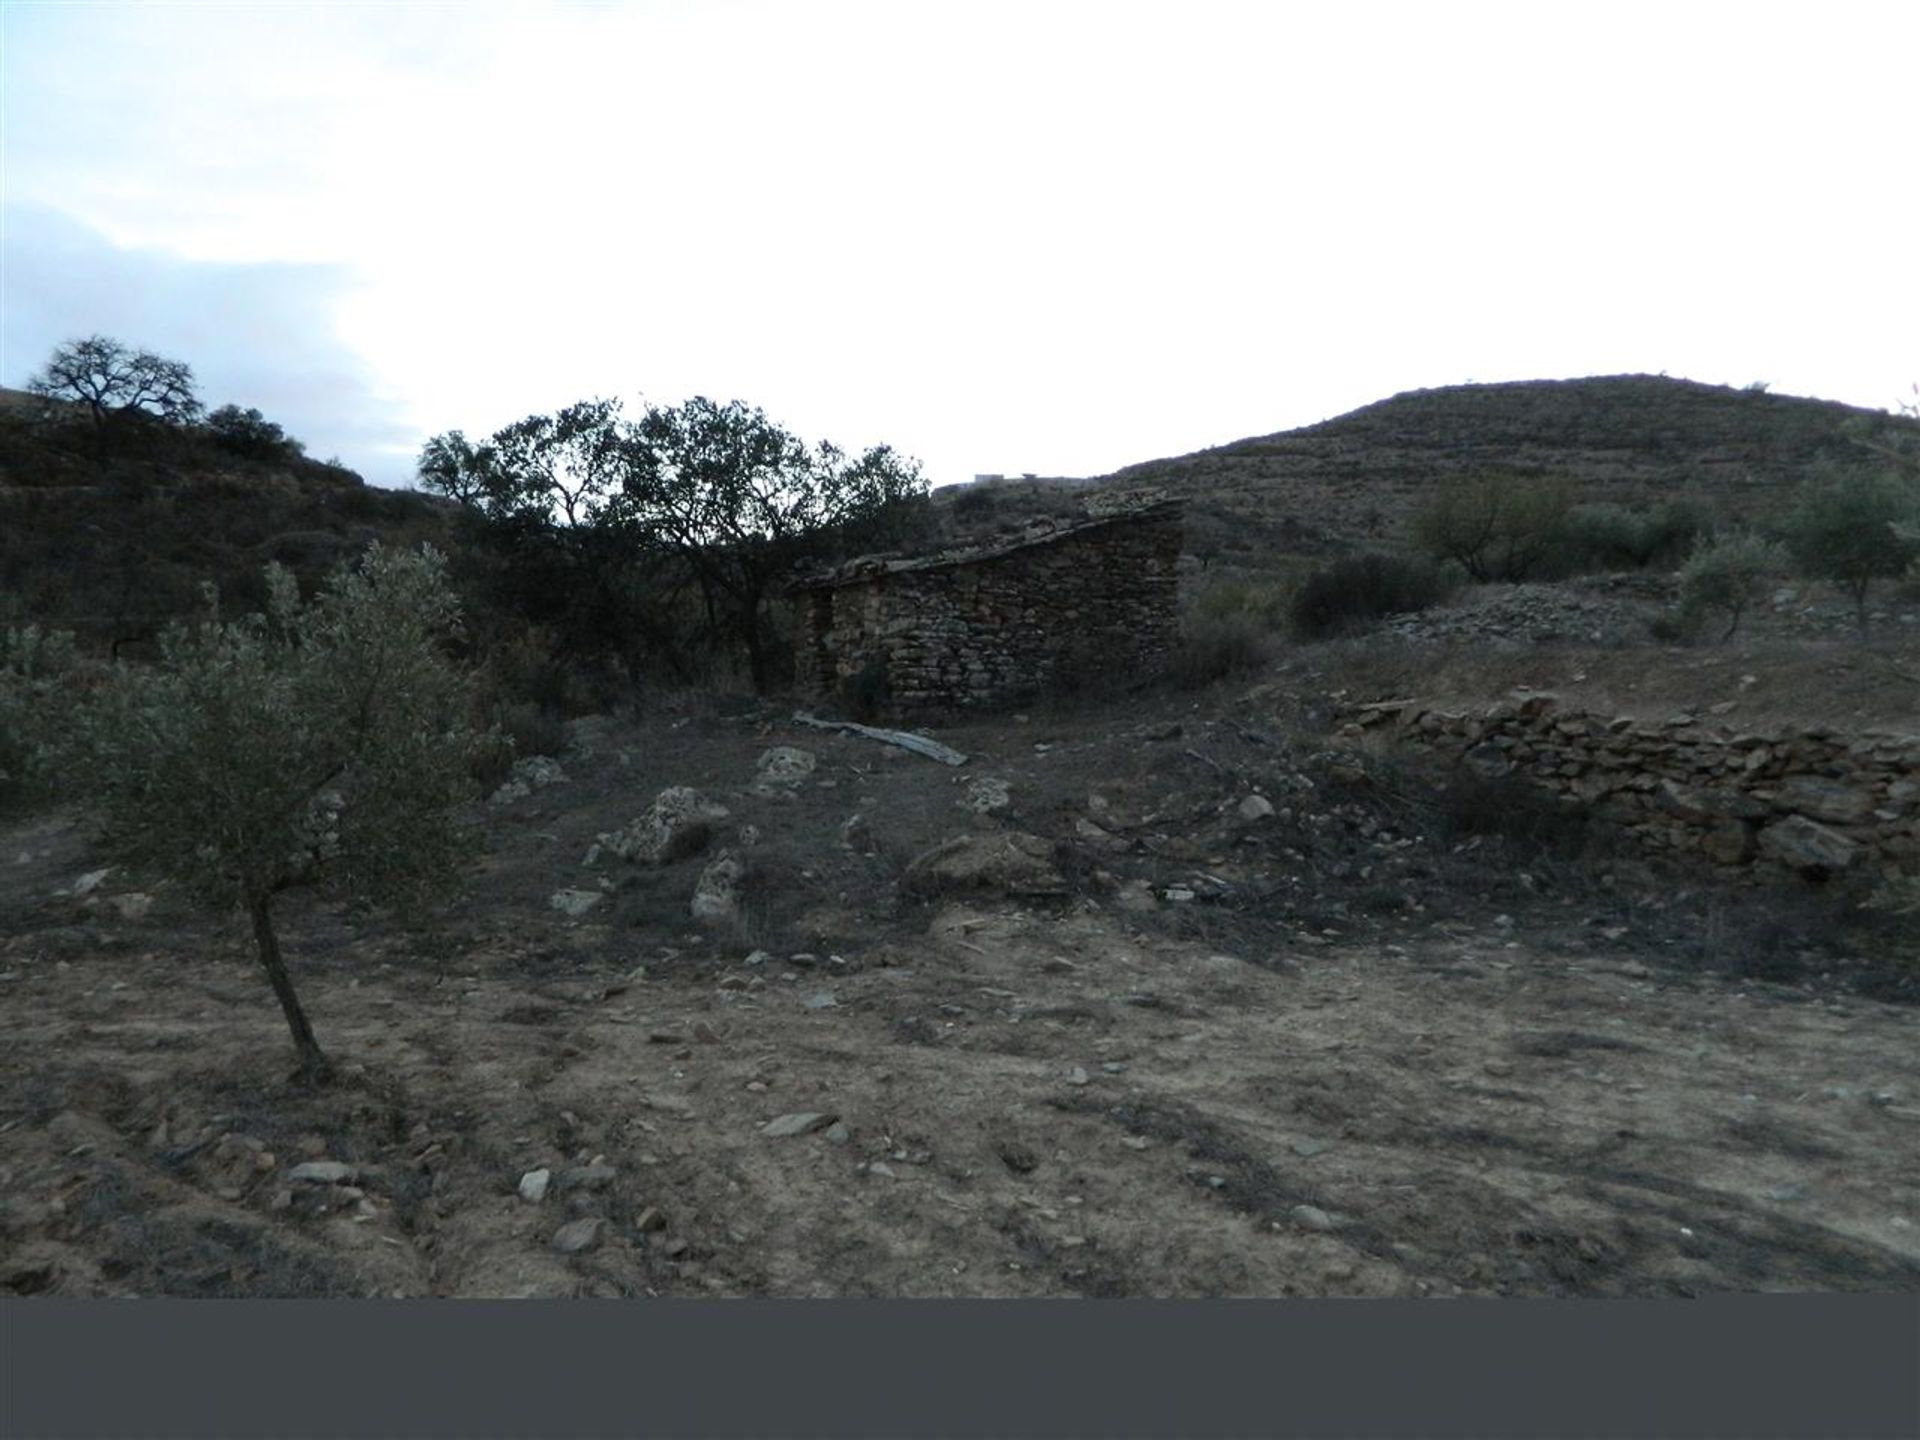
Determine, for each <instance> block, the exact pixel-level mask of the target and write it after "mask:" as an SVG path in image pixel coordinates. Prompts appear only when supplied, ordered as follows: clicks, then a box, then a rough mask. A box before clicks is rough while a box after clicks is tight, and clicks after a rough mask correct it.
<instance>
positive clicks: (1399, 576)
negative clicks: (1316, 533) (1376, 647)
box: [1290, 554, 1455, 640]
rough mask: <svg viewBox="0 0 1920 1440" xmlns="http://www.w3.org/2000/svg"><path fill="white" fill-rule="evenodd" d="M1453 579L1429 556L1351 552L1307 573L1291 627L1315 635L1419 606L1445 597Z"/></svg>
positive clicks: (1309, 637)
mask: <svg viewBox="0 0 1920 1440" xmlns="http://www.w3.org/2000/svg"><path fill="white" fill-rule="evenodd" d="M1454 584H1455V582H1454V577H1453V575H1452V574H1450V573H1449V572H1448V571H1447V570H1446V569H1445V568H1444V567H1442V566H1439V565H1435V564H1433V563H1432V562H1430V561H1425V560H1410V559H1406V558H1404V557H1402V556H1398V555H1378V554H1366V555H1351V556H1348V557H1346V558H1345V559H1342V560H1337V561H1335V562H1334V563H1333V564H1332V565H1330V566H1328V567H1327V568H1326V569H1324V570H1319V571H1316V572H1315V573H1314V574H1312V575H1310V576H1308V577H1307V580H1306V583H1305V584H1303V585H1302V586H1301V587H1300V589H1299V590H1298V591H1297V592H1296V593H1295V594H1294V597H1293V604H1292V606H1291V607H1290V613H1291V618H1292V621H1293V629H1294V633H1295V634H1296V635H1298V636H1300V637H1301V638H1302V639H1307V640H1318V639H1322V638H1324V637H1326V636H1328V635H1335V634H1338V633H1340V632H1341V631H1343V630H1349V629H1352V628H1354V627H1356V626H1360V625H1364V624H1366V623H1367V622H1369V621H1373V620H1378V619H1380V618H1382V617H1383V616H1387V615H1404V614H1407V613H1409V612H1411V611H1415V610H1424V609H1426V608H1427V607H1428V606H1430V605H1435V604H1438V603H1439V602H1440V601H1442V600H1444V599H1446V597H1447V596H1448V594H1449V593H1451V592H1452V590H1453V589H1454Z"/></svg>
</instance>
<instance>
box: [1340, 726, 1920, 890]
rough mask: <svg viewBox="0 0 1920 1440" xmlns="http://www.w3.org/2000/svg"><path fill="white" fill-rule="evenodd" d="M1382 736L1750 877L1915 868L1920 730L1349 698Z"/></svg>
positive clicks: (1919, 862)
mask: <svg viewBox="0 0 1920 1440" xmlns="http://www.w3.org/2000/svg"><path fill="white" fill-rule="evenodd" d="M1343 729H1344V730H1345V732H1346V733H1348V734H1350V735H1355V734H1363V733H1366V732H1369V731H1384V732H1386V733H1389V734H1393V735H1395V736H1397V737H1398V738H1399V739H1401V740H1403V741H1406V742H1409V743H1412V744H1414V745H1416V746H1419V747H1422V748H1425V749H1427V750H1429V751H1433V752H1437V753H1439V754H1442V755H1446V756H1449V757H1451V758H1454V759H1456V760H1457V761H1458V762H1459V763H1460V764H1462V765H1465V766H1467V767H1468V768H1470V769H1472V770H1474V771H1475V772H1477V773H1479V774H1481V775H1484V776H1487V777H1490V778H1492V777H1502V776H1515V777H1519V778H1521V779H1523V780H1526V781H1529V782H1531V783H1533V784H1535V785H1538V786H1540V787H1542V788H1544V789H1546V790H1548V791H1550V792H1552V793H1553V794H1555V795H1558V796H1560V797H1562V798H1564V799H1566V800H1568V801H1572V802H1575V803H1578V804H1580V805H1583V806H1586V807H1589V808H1590V809H1591V810H1592V812H1593V813H1594V814H1595V815H1597V816H1599V817H1600V818H1602V819H1605V820H1609V821H1612V822H1614V823H1617V824H1619V825H1621V826H1624V827H1625V828H1626V829H1627V830H1629V831H1630V832H1631V833H1632V834H1633V835H1634V836H1635V837H1636V838H1637V839H1638V840H1639V841H1640V842H1641V843H1642V844H1643V845H1645V846H1646V847H1647V848H1649V849H1651V850H1655V851H1660V852H1665V853H1668V854H1673V855H1678V856H1685V857H1693V858H1698V859H1702V860H1705V861H1707V862H1709V863H1711V864H1713V865H1715V866H1718V867H1720V868H1721V869H1723V870H1726V871H1729V872H1739V873H1743V874H1746V875H1749V876H1752V877H1753V878H1755V879H1768V878H1778V877H1780V876H1781V875H1783V874H1800V875H1810V876H1811V875H1817V876H1825V877H1831V876H1841V875H1846V876H1856V875H1857V876H1859V877H1860V878H1862V879H1863V880H1867V881H1871V880H1873V879H1876V878H1886V879H1892V878H1893V877H1895V876H1897V875H1903V874H1907V875H1910V874H1914V873H1917V872H1920V734H1906V733H1893V732H1884V731H1882V732H1862V733H1858V734H1853V735H1848V734H1844V733H1841V732H1839V731H1836V730H1832V729H1826V728H1818V727H1809V728H1779V729H1774V730H1770V731H1766V732H1740V731H1735V730H1733V729H1731V728H1728V727H1726V726H1716V725H1712V724H1704V723H1702V722H1701V720H1700V719H1699V717H1698V716H1695V715H1692V714H1685V715H1676V716H1674V717H1672V718H1670V719H1668V720H1665V721H1658V722H1646V721H1639V720H1634V719H1631V718H1626V717H1608V716H1600V715H1594V714H1589V713H1585V712H1581V711H1578V710H1571V709H1567V708H1564V707H1563V706H1562V705H1561V704H1560V703H1559V701H1558V699H1557V698H1556V697H1554V696H1552V695H1548V694H1543V693H1534V694H1525V695H1521V696H1519V697H1517V698H1515V699H1511V700H1506V701H1502V702H1500V703H1498V704H1495V705H1492V706H1488V707H1485V708H1482V709H1472V710H1461V709H1437V708H1430V707H1428V706H1426V705H1424V704H1422V703H1421V702H1418V701H1388V702H1384V703H1381V704H1376V705H1364V706H1358V707H1354V708H1353V709H1352V710H1351V711H1350V712H1349V714H1348V717H1347V721H1346V724H1345V725H1344V726H1343Z"/></svg>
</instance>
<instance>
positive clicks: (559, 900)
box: [547, 890, 607, 920]
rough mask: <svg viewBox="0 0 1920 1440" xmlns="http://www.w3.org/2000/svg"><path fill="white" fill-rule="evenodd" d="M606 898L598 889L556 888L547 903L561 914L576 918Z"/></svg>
mask: <svg viewBox="0 0 1920 1440" xmlns="http://www.w3.org/2000/svg"><path fill="white" fill-rule="evenodd" d="M606 898H607V897H606V895H605V893H604V892H602V891H599V890H556V891H554V892H553V895H552V896H551V897H550V898H549V899H548V901H547V903H548V904H549V905H551V906H552V907H553V908H554V909H555V910H558V911H559V912H560V913H561V914H562V915H566V916H569V917H570V918H572V919H575V920H578V919H579V918H580V917H581V916H582V915H585V914H586V913H587V912H588V911H589V910H591V909H593V907H594V906H596V905H598V904H599V903H600V902H601V901H602V900H604V899H606Z"/></svg>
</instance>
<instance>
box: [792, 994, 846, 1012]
mask: <svg viewBox="0 0 1920 1440" xmlns="http://www.w3.org/2000/svg"><path fill="white" fill-rule="evenodd" d="M800 1003H801V1005H803V1006H804V1007H806V1008H807V1009H809V1010H837V1009H839V1008H840V997H839V996H837V995H835V994H834V993H833V992H832V991H831V990H816V991H815V992H814V993H813V994H811V995H809V996H807V998H806V999H804V1000H802V1001H801V1002H800Z"/></svg>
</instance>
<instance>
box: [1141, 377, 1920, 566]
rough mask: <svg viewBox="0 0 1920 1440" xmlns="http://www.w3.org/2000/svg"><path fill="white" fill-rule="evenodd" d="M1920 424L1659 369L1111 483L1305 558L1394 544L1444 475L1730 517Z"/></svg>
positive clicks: (1510, 394)
mask: <svg viewBox="0 0 1920 1440" xmlns="http://www.w3.org/2000/svg"><path fill="white" fill-rule="evenodd" d="M1893 430H1905V431H1907V432H1908V433H1911V434H1914V435H1916V436H1920V422H1915V421H1913V420H1907V419H1903V418H1901V417H1898V416H1894V415H1890V414H1887V413H1885V412H1882V411H1877V410H1865V409H1860V408H1858V407H1855V406H1851V405H1841V404H1837V403H1834V402H1832V401H1826V400H1810V399H1805V398H1802V397H1799V396H1792V395H1772V394H1766V393H1763V392H1761V391H1757V390H1735V389H1732V388H1729V387H1727V386H1721V385H1702V384H1698V383H1696V382H1694V381H1691V380H1673V379H1669V378H1667V377H1665V376H1655V375H1612V376H1602V377H1596V378H1592V379H1583V380H1528V381H1520V382H1516V383H1511V384H1497V385H1452V386H1446V387H1443V388H1440V389H1433V390H1414V391H1409V392H1407V393H1406V394H1402V395H1396V396H1394V397H1393V398H1392V399H1389V400H1382V401H1380V402H1379V403H1377V404H1373V405H1368V406H1364V407H1363V408H1361V409H1359V410H1355V411H1353V412H1352V413H1351V414H1347V415H1342V416H1339V417H1337V418H1335V419H1332V420H1328V421H1324V422H1323V423H1321V424H1319V425H1310V426H1307V427H1305V428H1303V429H1299V430H1288V431H1283V432H1281V433H1279V434H1277V435H1267V436H1262V437H1259V438H1255V439H1248V440H1238V441H1235V442H1234V443H1232V444H1229V445H1221V446H1216V447H1215V448H1213V449H1210V450H1202V451H1199V452H1197V453H1195V454H1192V455H1184V456H1179V457H1176V458H1172V459H1165V460H1152V461H1147V462H1145V463H1143V464H1139V465H1132V466H1128V467H1127V468H1125V469H1123V470H1120V471H1117V472H1115V473H1114V474H1113V475H1111V476H1108V477H1105V482H1104V483H1108V484H1121V485H1143V484H1150V485H1164V486H1166V487H1168V488H1170V489H1174V490H1178V491H1181V492H1183V493H1185V494H1186V495H1188V496H1189V497H1190V499H1191V501H1192V502H1193V510H1194V511H1195V512H1197V514H1198V518H1199V524H1200V529H1201V531H1202V533H1203V534H1205V533H1207V532H1215V533H1217V534H1219V535H1221V536H1222V537H1229V536H1230V537H1232V540H1233V543H1231V544H1229V546H1228V548H1229V549H1230V550H1237V549H1244V548H1246V547H1247V546H1249V545H1268V546H1275V545H1277V546H1280V547H1282V548H1285V549H1288V550H1291V551H1293V552H1295V553H1312V552H1313V551H1315V550H1317V549H1324V548H1338V547H1339V546H1341V545H1343V544H1347V543H1355V542H1371V543H1381V542H1383V541H1390V540H1393V539H1395V538H1397V537H1398V535H1399V534H1400V530H1401V527H1402V525H1403V524H1404V523H1405V519H1406V516H1407V515H1408V514H1409V513H1410V512H1411V511H1412V510H1413V509H1414V508H1415V507H1416V506H1417V505H1418V503H1419V502H1420V501H1421V499H1423V498H1424V497H1425V496H1426V495H1428V494H1429V493H1430V492H1431V491H1432V489H1433V487H1434V486H1435V485H1436V483H1438V482H1439V481H1441V480H1443V479H1445V478H1446V477H1448V476H1452V475H1458V474H1463V473H1468V472H1472V471H1478V470H1487V469H1498V470H1506V471H1511V472H1515V473H1518V474H1523V475H1539V476H1542V477H1559V478H1564V479H1566V480H1569V481H1571V482H1573V483H1574V484H1575V486H1576V487H1577V488H1578V492H1579V498H1580V499H1581V500H1582V501H1612V502H1616V503H1620V504H1626V505H1637V504H1642V503H1646V502H1648V501H1652V500H1657V499H1663V498H1665V497H1667V496H1670V495H1673V494H1675V493H1678V492H1682V491H1685V490H1688V489H1691V490H1693V491H1695V492H1696V493H1698V494H1699V495H1700V496H1701V497H1702V498H1703V499H1705V500H1706V501H1708V503H1710V504H1712V505H1714V506H1716V507H1718V508H1720V509H1721V510H1723V511H1725V512H1727V513H1728V515H1729V518H1732V517H1758V516H1761V515H1764V514H1766V513H1768V512H1769V511H1771V510H1774V509H1776V508H1777V507H1778V506H1780V505H1781V504H1782V503H1783V502H1784V501H1785V500H1786V498H1787V497H1788V496H1789V495H1790V493H1791V491H1792V489H1793V487H1795V486H1796V485H1798V484H1799V483H1800V482H1801V480H1802V479H1803V478H1804V476H1805V474H1806V471H1807V469H1808V467H1809V466H1811V465H1813V464H1814V463H1815V462H1817V461H1819V460H1821V459H1822V458H1831V459H1836V460H1843V459H1847V458H1851V457H1855V456H1858V455H1859V454H1861V453H1862V452H1861V450H1860V448H1859V444H1858V439H1857V438H1856V437H1858V436H1860V435H1861V434H1863V433H1864V434H1867V435H1871V434H1873V433H1876V432H1880V433H1885V432H1888V431H1893Z"/></svg>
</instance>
